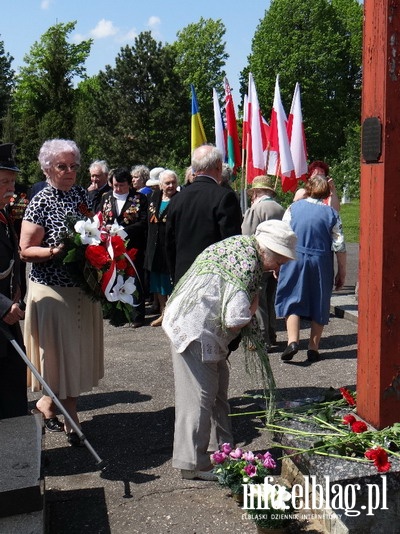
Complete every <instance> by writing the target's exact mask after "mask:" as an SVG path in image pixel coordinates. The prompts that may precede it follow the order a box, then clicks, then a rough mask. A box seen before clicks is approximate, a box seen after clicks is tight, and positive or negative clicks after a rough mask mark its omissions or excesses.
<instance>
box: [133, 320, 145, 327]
mask: <svg viewBox="0 0 400 534" xmlns="http://www.w3.org/2000/svg"><path fill="white" fill-rule="evenodd" d="M131 326H132V328H140V327H142V326H144V321H135V322H133V323H132V325H131Z"/></svg>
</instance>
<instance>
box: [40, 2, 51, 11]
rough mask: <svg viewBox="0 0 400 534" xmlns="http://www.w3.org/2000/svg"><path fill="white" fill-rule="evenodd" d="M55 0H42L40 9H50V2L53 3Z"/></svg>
mask: <svg viewBox="0 0 400 534" xmlns="http://www.w3.org/2000/svg"><path fill="white" fill-rule="evenodd" d="M52 2H53V0H42V1H41V2H40V9H49V7H50V4H52Z"/></svg>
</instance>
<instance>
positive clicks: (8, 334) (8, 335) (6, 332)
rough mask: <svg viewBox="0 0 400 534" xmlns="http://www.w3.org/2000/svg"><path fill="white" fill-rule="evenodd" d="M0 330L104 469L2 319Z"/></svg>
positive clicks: (99, 464) (77, 427) (100, 460)
mask: <svg viewBox="0 0 400 534" xmlns="http://www.w3.org/2000/svg"><path fill="white" fill-rule="evenodd" d="M0 330H1V331H2V332H3V334H4V335H5V336H6V338H7V339H8V341H10V343H11V345H12V346H13V347H14V349H15V350H16V351H17V352H18V354H19V355H20V356H21V358H22V359H23V360H24V362H25V363H26V365H27V366H28V367H29V369H30V370H31V371H32V374H33V375H34V376H35V378H36V379H37V380H38V381H39V382H40V384H41V385H42V386H43V389H44V390H46V394H47V395H48V396H49V397H50V398H51V400H52V401H53V402H54V404H55V405H56V406H57V408H58V409H59V410H60V411H61V413H62V414H63V416H64V417H65V418H66V419H67V420H68V422H69V424H70V425H71V426H72V428H73V429H74V431H75V432H76V433H77V434H78V436H79V438H80V440H81V441H82V442H83V444H84V445H85V447H86V448H87V449H88V450H89V452H90V454H91V455H92V456H93V458H94V459H95V460H96V463H97V465H98V467H99V469H103V468H104V467H105V464H104V461H103V460H102V459H101V458H100V456H99V455H98V454H97V452H96V451H95V450H94V449H93V447H92V446H91V445H90V443H89V442H88V440H87V439H86V437H85V435H84V434H83V432H82V430H81V429H80V428H79V426H78V425H77V424H76V423H75V421H74V420H73V419H72V417H71V416H70V415H69V413H68V412H67V411H66V409H65V408H64V406H63V405H62V404H61V402H60V401H59V400H58V398H57V396H56V394H55V393H53V391H52V390H51V388H50V387H49V385H48V384H47V383H46V382H45V380H44V379H43V377H42V375H41V374H40V373H39V371H38V370H37V369H36V367H35V366H34V365H33V364H32V362H31V361H30V360H29V358H28V357H27V355H26V354H25V352H24V351H23V350H22V349H21V347H20V346H19V345H18V343H17V341H16V340H15V339H14V337H13V335H12V333H11V332H10V330H9V329H8V328H7V325H6V324H5V323H4V322H3V321H2V320H0Z"/></svg>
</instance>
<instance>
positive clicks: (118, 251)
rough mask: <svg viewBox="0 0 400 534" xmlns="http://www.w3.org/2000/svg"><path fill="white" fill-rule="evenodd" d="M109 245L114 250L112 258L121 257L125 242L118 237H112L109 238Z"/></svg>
mask: <svg viewBox="0 0 400 534" xmlns="http://www.w3.org/2000/svg"><path fill="white" fill-rule="evenodd" d="M111 245H112V248H113V250H114V257H115V258H118V256H122V254H123V253H124V252H125V242H124V240H123V239H122V237H120V236H119V235H113V236H112V237H111Z"/></svg>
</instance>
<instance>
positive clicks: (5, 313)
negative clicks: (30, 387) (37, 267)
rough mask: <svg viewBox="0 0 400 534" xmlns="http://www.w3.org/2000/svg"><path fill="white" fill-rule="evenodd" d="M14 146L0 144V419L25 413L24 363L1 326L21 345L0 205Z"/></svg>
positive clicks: (11, 256)
mask: <svg viewBox="0 0 400 534" xmlns="http://www.w3.org/2000/svg"><path fill="white" fill-rule="evenodd" d="M13 152H14V145H12V144H10V143H7V144H2V145H0V321H1V328H0V347H1V348H0V419H6V418H9V417H17V416H20V415H27V414H28V400H27V386H26V365H25V363H24V361H23V360H22V358H21V356H20V355H19V354H18V352H17V351H16V350H15V348H14V347H13V345H12V344H11V343H10V341H8V340H7V338H6V336H5V334H4V332H3V329H5V330H8V331H9V332H11V334H12V336H13V337H14V339H15V340H16V341H17V342H18V344H19V345H20V346H21V347H22V348H23V341H22V333H21V329H20V326H19V321H20V320H21V319H23V318H24V315H25V314H24V311H23V310H21V308H20V307H19V304H18V302H19V300H20V296H21V292H20V286H19V273H20V270H19V254H18V242H17V236H16V234H15V231H14V228H13V225H12V223H11V221H10V219H9V217H8V215H7V214H6V212H5V210H4V208H5V207H6V205H7V203H8V202H9V200H10V198H11V197H12V196H13V194H14V189H15V178H16V175H17V172H19V169H18V167H17V166H16V165H15V161H14V155H13Z"/></svg>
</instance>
